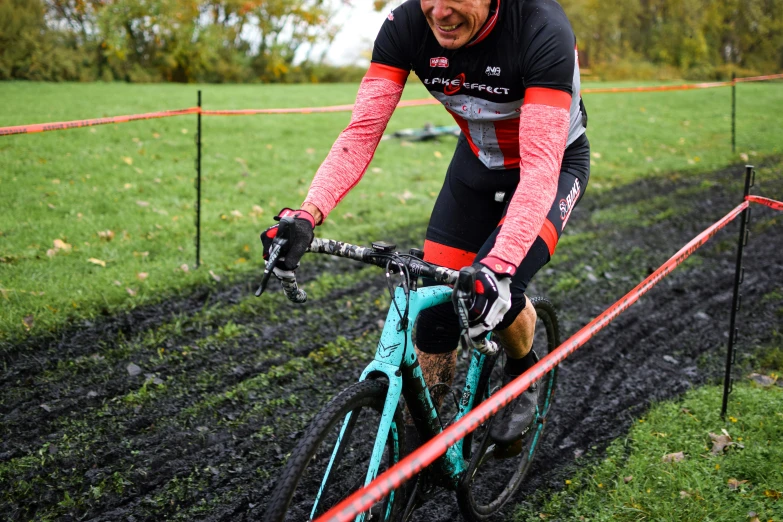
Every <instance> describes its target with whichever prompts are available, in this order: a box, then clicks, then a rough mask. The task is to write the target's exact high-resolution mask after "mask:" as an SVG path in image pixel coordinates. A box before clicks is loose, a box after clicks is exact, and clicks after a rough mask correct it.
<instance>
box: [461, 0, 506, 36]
mask: <svg viewBox="0 0 783 522" xmlns="http://www.w3.org/2000/svg"><path fill="white" fill-rule="evenodd" d="M499 16H500V0H498V5H497V7H496V8H495V13H494V14H493V15H492V16H491V17H490V19H489V20H487V21H486V23H485V24H484V27H482V28H481V30H480V31H479V32H478V34H477V35H476V37H475V38H474V39H473V41H472V42H470V43H468V45H466V47H470V46H471V45H476V44H477V43H479V42H480V41H482V40H483V39H484V38H486V37H487V36H488V35H489V33H491V32H492V29H494V27H495V25H497V23H498V17H499Z"/></svg>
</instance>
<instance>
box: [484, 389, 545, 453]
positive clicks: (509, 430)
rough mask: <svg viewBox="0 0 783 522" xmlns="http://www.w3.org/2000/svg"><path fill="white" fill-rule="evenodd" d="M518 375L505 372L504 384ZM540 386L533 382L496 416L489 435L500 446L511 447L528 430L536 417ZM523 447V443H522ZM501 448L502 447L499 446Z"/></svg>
mask: <svg viewBox="0 0 783 522" xmlns="http://www.w3.org/2000/svg"><path fill="white" fill-rule="evenodd" d="M515 378H516V376H514V375H506V374H503V386H505V385H506V384H508V383H509V382H511V381H512V380H514V379H515ZM540 388H541V387H540V386H539V385H538V384H537V383H536V384H533V385H532V386H531V387H530V388H528V390H527V391H526V392H524V393H523V394H522V395H520V396H519V397H517V398H516V399H514V400H513V401H511V403H510V404H509V405H508V406H506V407H505V408H503V410H501V411H500V413H498V414H497V417H495V421H494V422H493V423H492V428H491V429H490V432H489V436H490V437H492V440H493V441H494V442H495V443H496V444H498V445H499V446H500V447H510V446H512V445H513V443H514V442H516V441H518V440H520V439H521V438H522V436H523V435H524V434H525V433H527V432H528V430H529V429H530V426H531V425H532V424H533V421H535V419H536V405H537V404H538V395H539V390H540ZM520 448H521V445H520ZM498 449H500V448H498Z"/></svg>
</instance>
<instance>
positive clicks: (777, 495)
mask: <svg viewBox="0 0 783 522" xmlns="http://www.w3.org/2000/svg"><path fill="white" fill-rule="evenodd" d="M764 496H765V497H767V498H771V499H774V500H780V499H781V498H783V493H781V492H780V491H775V490H774V489H766V490H764Z"/></svg>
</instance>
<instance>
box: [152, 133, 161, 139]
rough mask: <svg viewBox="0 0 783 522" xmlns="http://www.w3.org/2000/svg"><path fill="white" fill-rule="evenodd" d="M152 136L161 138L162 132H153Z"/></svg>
mask: <svg viewBox="0 0 783 522" xmlns="http://www.w3.org/2000/svg"><path fill="white" fill-rule="evenodd" d="M152 137H153V138H155V139H156V140H157V139H158V138H160V134H158V133H157V132H153V133H152Z"/></svg>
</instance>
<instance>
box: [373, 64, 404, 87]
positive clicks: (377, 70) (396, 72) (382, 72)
mask: <svg viewBox="0 0 783 522" xmlns="http://www.w3.org/2000/svg"><path fill="white" fill-rule="evenodd" d="M408 74H410V71H406V70H405V69H398V68H396V67H392V66H390V65H383V64H382V63H375V62H372V63H371V64H370V68H369V69H368V70H367V74H365V75H364V77H365V78H383V79H384V80H391V81H393V82H394V83H396V84H397V85H405V81H406V80H407V79H408Z"/></svg>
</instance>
